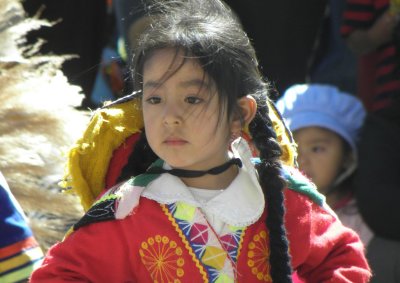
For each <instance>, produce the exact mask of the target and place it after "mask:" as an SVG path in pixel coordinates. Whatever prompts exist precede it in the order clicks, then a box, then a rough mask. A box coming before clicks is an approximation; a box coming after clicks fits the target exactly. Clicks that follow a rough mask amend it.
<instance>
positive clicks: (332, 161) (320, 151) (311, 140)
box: [293, 127, 347, 194]
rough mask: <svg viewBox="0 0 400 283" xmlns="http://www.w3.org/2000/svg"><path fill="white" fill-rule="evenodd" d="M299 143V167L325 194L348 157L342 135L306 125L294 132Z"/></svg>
mask: <svg viewBox="0 0 400 283" xmlns="http://www.w3.org/2000/svg"><path fill="white" fill-rule="evenodd" d="M293 137H294V139H295V141H296V143H297V145H298V163H299V168H300V170H301V171H303V172H304V173H305V174H306V175H307V176H308V177H309V178H310V179H311V180H312V181H313V182H314V183H315V185H317V187H318V190H319V191H320V192H321V193H323V194H325V193H326V192H327V190H328V189H329V186H330V185H332V184H333V182H334V180H335V178H336V177H337V176H338V174H339V172H340V171H341V169H343V168H344V164H345V161H346V160H347V157H346V156H345V144H344V141H343V140H342V138H341V137H340V136H338V135H337V134H335V133H334V132H332V131H330V130H327V129H324V128H321V127H306V128H302V129H299V130H296V131H294V132H293Z"/></svg>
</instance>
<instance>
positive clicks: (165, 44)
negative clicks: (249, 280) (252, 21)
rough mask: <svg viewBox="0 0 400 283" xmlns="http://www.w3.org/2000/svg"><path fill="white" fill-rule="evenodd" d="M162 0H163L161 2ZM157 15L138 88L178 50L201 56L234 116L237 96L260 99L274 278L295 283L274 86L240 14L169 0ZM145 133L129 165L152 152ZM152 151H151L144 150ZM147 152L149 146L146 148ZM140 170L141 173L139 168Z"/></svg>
mask: <svg viewBox="0 0 400 283" xmlns="http://www.w3.org/2000/svg"><path fill="white" fill-rule="evenodd" d="M160 2H161V1H160ZM155 7H156V8H157V9H156V10H157V14H156V16H153V17H155V18H154V21H153V23H152V25H151V26H150V27H149V29H148V30H147V31H146V32H144V34H143V35H142V37H141V40H140V41H139V43H138V46H137V49H136V51H135V54H134V62H133V75H134V84H135V85H134V88H135V90H141V88H142V85H141V83H142V74H143V65H144V63H145V62H146V60H147V59H148V58H149V57H150V56H151V55H152V54H153V52H154V51H156V50H159V49H163V48H175V50H176V51H177V52H178V51H183V52H184V54H185V55H186V56H191V58H196V59H198V61H199V62H200V64H201V66H202V67H203V69H204V71H205V72H206V74H207V75H208V76H209V77H210V78H212V79H213V81H214V82H215V85H216V87H217V91H218V95H219V98H220V103H221V106H223V107H226V108H225V110H226V111H222V113H226V115H228V117H230V116H231V115H233V113H234V111H235V110H236V109H237V108H236V107H237V100H238V99H239V98H241V97H244V96H246V95H251V96H253V97H254V98H255V99H256V101H257V113H256V116H255V118H254V119H253V121H252V122H251V123H250V125H249V131H250V134H251V137H252V140H253V142H254V144H255V146H256V147H257V149H258V150H259V152H260V159H261V163H260V164H258V165H257V170H258V173H259V179H260V183H261V186H262V188H263V190H264V194H265V198H266V207H267V215H268V217H267V221H266V225H267V227H268V229H269V238H270V258H269V263H270V265H271V277H272V279H273V281H274V282H291V274H292V270H291V264H290V263H291V261H290V256H289V251H288V241H287V237H286V232H285V228H284V196H283V188H284V186H285V181H284V180H283V178H282V177H281V172H280V171H281V164H280V161H279V157H280V155H281V149H280V147H279V144H278V142H277V140H276V134H275V131H274V129H273V127H272V122H271V119H270V118H269V115H268V112H269V108H268V104H267V99H268V98H267V94H268V87H269V86H268V84H267V83H266V82H265V81H264V80H263V78H262V76H261V74H260V72H259V69H258V62H257V59H256V56H255V51H254V48H253V46H252V44H251V43H250V41H249V38H248V37H247V35H246V33H245V32H244V31H243V29H242V27H241V25H240V23H239V22H238V21H237V18H236V16H235V15H234V14H233V13H232V12H231V11H230V9H229V8H228V7H227V6H226V5H225V4H223V3H222V2H220V1H218V0H181V1H163V2H162V4H157V5H156V6H155ZM146 143H147V141H146V140H145V135H142V137H141V143H140V144H139V146H140V149H139V148H136V149H135V151H134V152H133V154H132V157H131V158H130V161H129V162H128V165H127V166H126V167H125V170H124V171H125V173H123V174H126V170H128V169H127V168H129V166H131V165H129V163H131V162H133V160H137V158H135V157H134V156H135V155H137V154H144V155H145V156H151V153H150V151H151V149H150V148H149V146H148V145H147V146H143V145H146ZM145 149H147V152H143V150H145ZM145 151H146V150H145ZM135 173H137V172H135Z"/></svg>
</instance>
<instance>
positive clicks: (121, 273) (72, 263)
mask: <svg viewBox="0 0 400 283" xmlns="http://www.w3.org/2000/svg"><path fill="white" fill-rule="evenodd" d="M114 222H116V221H105V222H100V223H95V224H93V225H88V226H85V227H82V228H81V229H79V230H78V231H76V232H73V233H72V234H71V235H70V236H69V237H67V238H66V239H65V240H64V241H63V242H61V243H58V244H56V245H54V246H53V247H52V248H51V249H50V250H49V251H48V252H47V254H46V257H45V259H44V261H43V263H42V265H41V266H40V267H39V268H38V269H37V270H36V271H35V272H33V273H32V276H31V280H30V283H47V282H48V283H64V282H126V278H135V277H134V274H133V271H132V268H130V266H131V264H132V263H131V262H130V260H128V261H127V260H126V259H127V258H129V259H131V257H129V255H127V250H128V248H127V247H126V246H124V245H121V244H110V243H117V242H118V241H120V240H121V238H120V237H121V235H119V234H118V229H116V228H115V223H114ZM104 231H107V232H106V233H104ZM110 262H112V264H110ZM132 282H136V281H135V279H133V281H132Z"/></svg>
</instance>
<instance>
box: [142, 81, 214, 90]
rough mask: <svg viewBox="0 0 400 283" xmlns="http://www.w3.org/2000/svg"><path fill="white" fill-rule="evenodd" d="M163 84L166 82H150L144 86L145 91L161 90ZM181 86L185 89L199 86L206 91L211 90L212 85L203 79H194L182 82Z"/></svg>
mask: <svg viewBox="0 0 400 283" xmlns="http://www.w3.org/2000/svg"><path fill="white" fill-rule="evenodd" d="M163 83H164V81H152V80H149V81H147V82H146V83H145V84H144V85H143V89H148V88H159V87H161V86H162V85H163ZM179 86H180V87H183V88H188V87H192V86H199V87H203V88H205V89H210V88H211V86H210V84H209V83H208V82H207V81H206V80H203V79H192V80H187V81H182V82H180V83H179Z"/></svg>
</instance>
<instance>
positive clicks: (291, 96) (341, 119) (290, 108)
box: [276, 84, 366, 152]
mask: <svg viewBox="0 0 400 283" xmlns="http://www.w3.org/2000/svg"><path fill="white" fill-rule="evenodd" d="M276 106H277V108H278V110H279V111H280V112H281V114H282V116H283V118H284V120H285V123H286V124H287V126H288V127H289V129H290V130H291V131H292V132H293V131H296V130H298V129H301V128H305V127H312V126H317V127H323V128H326V129H328V130H331V131H333V132H335V133H336V134H338V135H339V136H341V137H342V138H343V139H344V140H345V141H347V142H348V143H349V144H350V146H351V148H352V150H353V151H354V152H357V147H356V144H357V138H358V135H359V131H360V129H361V126H362V125H363V123H364V119H365V115H366V112H365V109H364V106H363V105H362V103H361V101H360V100H359V99H357V98H356V97H355V96H353V95H350V94H348V93H345V92H341V91H340V90H339V89H338V88H336V87H334V86H331V85H323V84H299V85H294V86H291V87H290V88H288V89H287V90H286V91H285V93H284V95H283V96H282V97H281V98H280V99H279V100H278V101H277V103H276Z"/></svg>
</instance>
